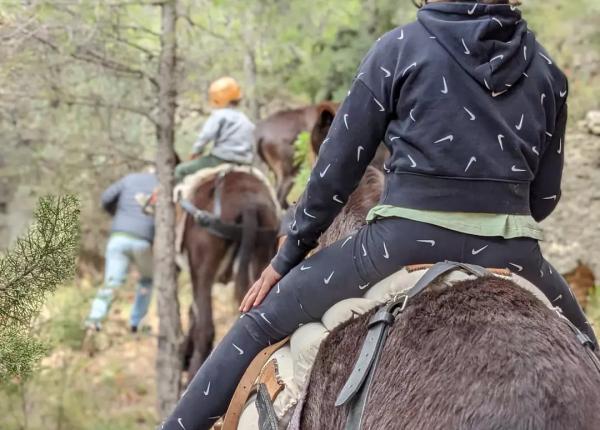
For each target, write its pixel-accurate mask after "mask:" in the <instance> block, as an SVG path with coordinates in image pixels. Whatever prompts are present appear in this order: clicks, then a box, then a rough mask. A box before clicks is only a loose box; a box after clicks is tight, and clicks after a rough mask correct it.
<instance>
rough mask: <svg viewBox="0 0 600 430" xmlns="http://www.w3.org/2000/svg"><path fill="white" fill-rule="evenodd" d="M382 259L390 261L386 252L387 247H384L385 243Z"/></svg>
mask: <svg viewBox="0 0 600 430" xmlns="http://www.w3.org/2000/svg"><path fill="white" fill-rule="evenodd" d="M383 258H385V259H386V260H389V259H390V254H389V252H388V250H387V246H385V242H383Z"/></svg>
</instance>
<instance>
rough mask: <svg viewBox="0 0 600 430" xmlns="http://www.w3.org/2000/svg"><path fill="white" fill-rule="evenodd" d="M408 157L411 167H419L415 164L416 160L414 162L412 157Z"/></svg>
mask: <svg viewBox="0 0 600 430" xmlns="http://www.w3.org/2000/svg"><path fill="white" fill-rule="evenodd" d="M407 157H408V159H409V160H410V167H417V163H416V162H415V160H413V158H412V157H411V156H410V155H407Z"/></svg>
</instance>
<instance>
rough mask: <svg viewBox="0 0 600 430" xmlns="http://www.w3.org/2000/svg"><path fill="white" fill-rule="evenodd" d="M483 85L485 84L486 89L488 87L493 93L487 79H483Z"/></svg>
mask: <svg viewBox="0 0 600 430" xmlns="http://www.w3.org/2000/svg"><path fill="white" fill-rule="evenodd" d="M483 83H484V84H485V87H486V88H487V89H488V90H490V91H492V89H491V88H490V84H488V81H487V79H486V78H483Z"/></svg>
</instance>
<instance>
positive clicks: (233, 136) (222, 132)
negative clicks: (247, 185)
mask: <svg viewBox="0 0 600 430" xmlns="http://www.w3.org/2000/svg"><path fill="white" fill-rule="evenodd" d="M254 128H255V127H254V124H253V123H252V121H250V120H249V119H248V117H247V116H246V115H244V114H243V113H242V112H240V111H238V110H236V109H231V108H224V109H217V110H215V111H213V113H212V115H211V116H210V117H209V118H208V119H207V120H206V123H205V124H204V127H202V131H201V132H200V134H199V135H198V138H197V139H196V143H194V146H193V147H192V152H193V153H194V154H198V153H200V152H201V151H202V149H204V147H205V146H206V145H207V144H208V143H209V142H210V141H213V142H214V143H213V148H212V151H211V153H212V155H214V156H215V157H219V158H222V159H223V160H227V161H232V162H234V163H242V164H250V163H252V158H253V155H254Z"/></svg>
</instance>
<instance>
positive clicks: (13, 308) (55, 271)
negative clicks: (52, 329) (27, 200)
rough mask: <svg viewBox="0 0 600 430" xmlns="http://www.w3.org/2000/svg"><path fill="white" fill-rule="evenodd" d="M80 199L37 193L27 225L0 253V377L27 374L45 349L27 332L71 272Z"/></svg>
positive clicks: (75, 249)
mask: <svg viewBox="0 0 600 430" xmlns="http://www.w3.org/2000/svg"><path fill="white" fill-rule="evenodd" d="M78 245H79V201H78V199H77V198H76V197H74V196H64V197H58V198H57V197H52V196H48V197H44V198H41V199H40V201H39V203H38V207H37V209H36V211H35V214H34V223H33V224H32V226H31V228H30V229H29V231H28V232H27V233H26V234H25V235H24V236H23V237H22V238H20V239H18V240H17V242H16V243H15V245H14V246H13V249H11V250H10V251H8V252H6V253H5V254H4V255H2V256H1V258H0V382H3V381H6V380H7V379H8V378H13V377H25V376H28V375H29V374H30V373H31V371H32V368H33V366H34V365H35V363H36V362H37V361H38V360H39V358H40V357H41V356H42V355H43V353H44V351H45V347H44V345H43V344H42V343H41V342H40V341H39V340H38V339H37V338H36V336H34V335H33V334H32V332H31V330H32V325H33V321H34V320H35V318H36V317H37V316H38V315H39V313H40V310H41V308H42V305H43V304H44V301H45V300H46V298H47V297H48V295H49V294H51V293H53V292H54V291H55V289H56V287H57V286H58V285H59V284H60V283H62V282H65V281H67V280H69V279H70V278H71V277H72V276H73V274H74V272H75V260H76V255H77V250H78Z"/></svg>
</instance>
